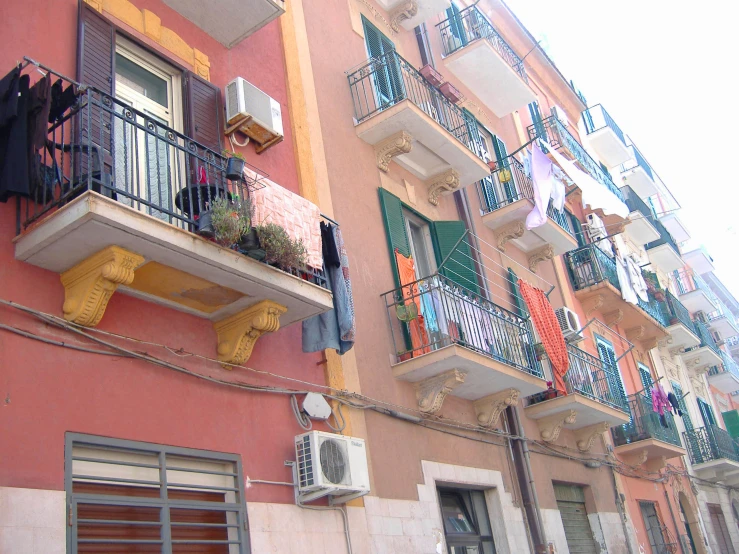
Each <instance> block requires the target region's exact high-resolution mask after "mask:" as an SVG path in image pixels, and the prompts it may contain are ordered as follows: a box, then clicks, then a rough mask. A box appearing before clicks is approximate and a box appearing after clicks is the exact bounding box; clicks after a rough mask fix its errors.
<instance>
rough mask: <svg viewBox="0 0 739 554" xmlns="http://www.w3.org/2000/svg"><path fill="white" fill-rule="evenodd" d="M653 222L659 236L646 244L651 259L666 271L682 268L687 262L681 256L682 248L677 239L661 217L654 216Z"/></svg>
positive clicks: (655, 264) (645, 248) (645, 247)
mask: <svg viewBox="0 0 739 554" xmlns="http://www.w3.org/2000/svg"><path fill="white" fill-rule="evenodd" d="M651 222H652V225H654V228H655V229H657V232H658V233H659V238H658V239H657V240H654V241H652V242H649V243H647V244H645V245H644V250H646V251H647V256H648V257H649V261H650V262H651V263H652V264H653V265H654V266H655V267H657V268H659V269H660V270H662V271H663V272H664V273H669V272H670V271H675V270H676V269H680V268H681V267H683V265H685V264H684V262H683V259H682V258H681V257H680V248H679V247H678V246H677V243H676V242H675V239H673V238H672V235H671V234H670V232H669V231H668V230H667V229H666V228H665V226H664V225H663V224H662V222H661V221H660V220H659V219H657V218H652V219H651Z"/></svg>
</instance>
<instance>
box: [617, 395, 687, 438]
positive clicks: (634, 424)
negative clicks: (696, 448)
mask: <svg viewBox="0 0 739 554" xmlns="http://www.w3.org/2000/svg"><path fill="white" fill-rule="evenodd" d="M629 412H630V413H631V421H630V422H629V423H627V424H625V425H621V426H619V427H613V428H611V434H612V435H613V441H614V444H615V445H616V446H623V445H624V444H631V443H634V442H638V441H642V440H647V439H656V440H660V441H662V442H667V443H670V444H674V445H675V446H682V445H681V444H680V433H679V431H678V429H677V426H676V425H675V420H674V419H673V417H672V414H671V413H670V412H669V411H665V413H664V415H660V414H659V413H657V412H655V411H654V410H653V409H652V399H651V398H650V397H649V396H647V395H645V394H643V393H638V394H632V395H630V396H629Z"/></svg>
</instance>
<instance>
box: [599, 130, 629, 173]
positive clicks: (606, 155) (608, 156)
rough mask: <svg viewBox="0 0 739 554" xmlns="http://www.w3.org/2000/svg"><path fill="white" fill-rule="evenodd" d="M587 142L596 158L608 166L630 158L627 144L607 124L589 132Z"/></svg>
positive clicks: (619, 163)
mask: <svg viewBox="0 0 739 554" xmlns="http://www.w3.org/2000/svg"><path fill="white" fill-rule="evenodd" d="M588 142H589V143H590V146H591V147H592V148H593V150H595V153H596V154H597V155H598V158H600V160H601V161H602V162H603V163H604V164H606V166H608V167H615V166H617V165H621V164H622V163H624V162H626V161H628V160H629V158H631V152H629V149H628V148H627V146H626V145H625V144H624V143H623V141H622V140H621V139H620V138H619V137H618V135H617V134H616V133H615V132H614V131H613V129H611V128H610V127H608V126H607V125H606V126H605V127H602V128H601V129H598V130H597V131H593V132H592V133H590V134H589V135H588Z"/></svg>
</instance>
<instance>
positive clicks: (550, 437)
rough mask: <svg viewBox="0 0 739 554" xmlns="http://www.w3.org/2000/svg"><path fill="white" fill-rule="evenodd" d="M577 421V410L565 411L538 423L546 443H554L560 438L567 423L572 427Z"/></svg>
mask: <svg viewBox="0 0 739 554" xmlns="http://www.w3.org/2000/svg"><path fill="white" fill-rule="evenodd" d="M576 420H577V412H576V411H575V410H565V411H563V412H559V413H557V414H553V415H550V416H547V417H545V418H542V419H539V420H537V421H536V423H537V424H538V425H539V433H540V434H541V438H542V440H543V441H545V442H554V441H556V440H557V439H558V438H559V434H560V432H561V431H562V427H563V426H564V425H565V424H566V423H567V424H570V425H572V424H573V423H575V421H576Z"/></svg>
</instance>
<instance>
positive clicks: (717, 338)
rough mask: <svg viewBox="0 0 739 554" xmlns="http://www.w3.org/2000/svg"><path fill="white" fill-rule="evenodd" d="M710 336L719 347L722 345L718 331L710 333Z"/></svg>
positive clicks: (722, 341) (721, 338)
mask: <svg viewBox="0 0 739 554" xmlns="http://www.w3.org/2000/svg"><path fill="white" fill-rule="evenodd" d="M711 336H712V337H713V340H714V341H716V344H717V345H719V346H721V345H723V344H724V338H723V337H722V336H721V333H719V332H718V331H711Z"/></svg>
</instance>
